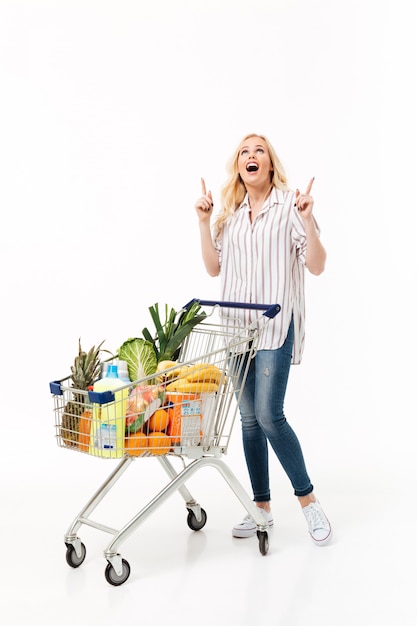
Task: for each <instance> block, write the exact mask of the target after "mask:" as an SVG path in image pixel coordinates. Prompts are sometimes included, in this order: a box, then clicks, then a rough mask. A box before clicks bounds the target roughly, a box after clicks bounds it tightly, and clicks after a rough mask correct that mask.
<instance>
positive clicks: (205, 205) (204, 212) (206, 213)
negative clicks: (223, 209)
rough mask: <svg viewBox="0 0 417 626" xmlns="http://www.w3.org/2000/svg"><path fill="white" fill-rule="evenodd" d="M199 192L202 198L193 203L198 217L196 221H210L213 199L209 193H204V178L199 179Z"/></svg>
mask: <svg viewBox="0 0 417 626" xmlns="http://www.w3.org/2000/svg"><path fill="white" fill-rule="evenodd" d="M201 191H202V194H203V195H202V196H201V198H199V199H198V200H197V202H196V203H195V205H194V206H195V210H196V212H197V215H198V219H199V220H200V221H201V222H206V221H210V217H211V214H212V212H213V197H212V195H211V191H209V192H208V193H207V191H206V183H205V182H204V178H202V179H201Z"/></svg>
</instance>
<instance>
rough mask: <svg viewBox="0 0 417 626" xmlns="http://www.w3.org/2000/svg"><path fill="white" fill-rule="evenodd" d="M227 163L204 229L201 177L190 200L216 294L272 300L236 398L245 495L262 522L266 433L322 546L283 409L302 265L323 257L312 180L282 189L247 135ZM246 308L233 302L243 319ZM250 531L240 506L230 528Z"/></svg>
mask: <svg viewBox="0 0 417 626" xmlns="http://www.w3.org/2000/svg"><path fill="white" fill-rule="evenodd" d="M229 169H230V177H229V179H228V181H227V183H226V185H225V186H224V188H223V190H222V211H221V212H220V214H219V215H218V217H217V219H216V220H215V222H214V227H213V231H212V229H211V215H212V212H213V198H212V194H211V192H210V191H209V192H208V193H207V191H206V186H205V183H204V180H203V179H202V180H201V183H202V196H201V198H199V199H198V200H197V202H196V203H195V209H196V212H197V215H198V218H199V226H200V235H201V250H202V256H203V261H204V264H205V267H206V269H207V272H208V273H209V274H210V276H218V275H219V274H220V277H221V300H224V301H232V302H258V303H265V304H273V303H278V304H280V305H281V312H280V313H279V314H278V315H277V316H276V317H275V318H274V319H273V320H270V321H269V322H268V323H267V324H266V326H265V329H264V330H263V332H262V333H261V335H260V337H259V343H258V349H257V353H256V356H255V358H254V359H253V360H252V361H251V364H250V368H249V373H248V377H247V380H246V383H245V387H244V391H243V394H242V397H241V400H240V402H239V411H240V415H241V422H242V438H243V446H244V453H245V458H246V463H247V467H248V472H249V477H250V480H251V485H252V489H253V495H254V501H255V503H256V506H258V507H260V508H261V510H262V513H263V515H264V517H265V519H266V521H267V523H268V525H269V526H272V525H273V517H272V512H271V506H270V499H271V496H270V489H269V470H268V442H269V444H270V445H271V448H272V449H273V451H274V452H275V454H276V455H277V457H278V459H279V461H280V463H281V465H282V467H283V468H284V470H285V472H286V474H287V476H288V478H289V480H290V481H291V484H292V487H293V489H294V493H295V495H296V496H297V497H298V500H299V502H300V504H301V507H302V511H303V513H304V516H305V518H306V520H307V524H308V529H309V533H310V535H311V538H312V539H313V541H314V543H315V544H317V545H319V546H324V545H326V544H327V543H329V541H330V539H331V535H332V529H331V525H330V523H329V521H328V519H327V517H326V515H325V514H324V512H323V509H322V507H321V505H320V503H319V502H318V500H316V497H315V495H314V492H313V485H312V484H311V481H310V478H309V476H308V474H307V470H306V466H305V463H304V458H303V453H302V450H301V447H300V444H299V441H298V439H297V436H296V435H295V433H294V431H293V430H292V428H291V427H290V425H289V424H288V422H287V420H286V418H285V415H284V398H285V392H286V387H287V381H288V375H289V370H290V365H291V363H299V362H300V361H301V357H302V353H303V345H304V267H307V269H308V270H309V271H310V272H311V273H313V274H316V275H318V274H321V273H322V272H323V270H324V266H325V261H326V251H325V249H324V247H323V246H322V244H321V242H320V239H319V230H318V226H317V223H316V221H315V219H314V217H313V204H314V202H313V198H312V197H311V195H310V192H311V187H312V185H313V181H314V179H312V180H311V181H310V183H309V184H308V186H307V189H306V192H305V193H300V192H299V190H297V191H296V192H295V193H294V192H293V191H290V190H289V188H288V187H287V179H286V175H285V172H284V169H283V166H282V164H281V162H280V161H279V159H278V157H277V155H276V153H275V151H274V149H273V147H272V146H271V144H270V143H269V141H268V140H267V139H266V138H265V137H263V136H261V135H255V134H251V135H247V136H246V137H245V138H244V139H243V140H242V142H241V143H240V145H239V146H238V148H237V150H236V152H235V154H234V155H233V157H232V159H231V162H230V168H229ZM252 315H253V312H251V311H249V310H244V311H242V313H241V316H242V319H243V321H244V323H245V325H246V324H247V323H249V321H250V319H251V316H252ZM256 530H257V527H256V524H255V522H254V520H253V519H252V518H251V516H250V515H247V516H246V517H245V518H244V520H243V521H242V522H241V523H239V524H237V525H236V526H235V527H234V528H233V535H234V536H235V537H250V536H252V535H254V534H256Z"/></svg>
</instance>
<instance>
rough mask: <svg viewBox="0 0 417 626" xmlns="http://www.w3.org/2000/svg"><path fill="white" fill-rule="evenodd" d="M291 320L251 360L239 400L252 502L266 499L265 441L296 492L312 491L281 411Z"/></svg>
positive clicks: (267, 495)
mask: <svg viewBox="0 0 417 626" xmlns="http://www.w3.org/2000/svg"><path fill="white" fill-rule="evenodd" d="M293 343H294V324H293V322H291V325H290V328H289V330H288V335H287V338H286V340H285V342H284V344H283V345H282V346H281V348H279V349H277V350H259V352H257V353H256V355H255V357H254V358H253V359H252V360H251V362H250V365H249V371H248V375H247V379H246V383H245V386H244V389H243V391H242V394H241V397H240V401H239V411H240V415H241V422H242V438H243V449H244V453H245V459H246V464H247V467H248V471H249V477H250V481H251V484H252V490H253V495H254V500H255V502H268V501H269V500H270V499H271V494H270V489H269V469H268V442H269V443H270V445H271V447H272V449H273V451H274V452H275V454H276V455H277V457H278V460H279V461H280V463H281V465H282V467H283V468H284V470H285V472H286V474H287V476H288V478H289V479H290V482H291V484H292V486H293V488H294V493H295V495H296V496H306V495H308V494H309V493H311V492H312V491H313V485H312V484H311V482H310V478H309V477H308V474H307V470H306V466H305V463H304V458H303V453H302V450H301V446H300V443H299V441H298V439H297V436H296V434H295V433H294V431H293V430H292V428H291V426H290V425H289V424H288V422H287V420H286V418H285V415H284V398H285V392H286V389H287V382H288V375H289V371H290V367H291V356H292V347H293Z"/></svg>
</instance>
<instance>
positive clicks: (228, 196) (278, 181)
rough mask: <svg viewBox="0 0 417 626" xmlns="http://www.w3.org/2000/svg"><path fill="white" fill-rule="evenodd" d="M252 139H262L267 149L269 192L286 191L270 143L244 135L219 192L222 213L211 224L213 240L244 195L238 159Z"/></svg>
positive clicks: (252, 134)
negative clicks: (241, 151) (243, 147)
mask: <svg viewBox="0 0 417 626" xmlns="http://www.w3.org/2000/svg"><path fill="white" fill-rule="evenodd" d="M252 137H259V139H263V141H264V142H265V144H266V147H267V149H268V153H269V158H270V159H271V164H272V168H273V169H272V171H271V184H270V190H269V192H270V191H271V190H272V189H273V187H277V188H278V189H281V190H282V191H288V186H287V176H286V174H285V170H284V167H283V165H282V163H281V161H280V160H279V158H278V156H277V154H276V152H275V150H274V148H273V147H272V145H271V143H270V142H269V141H268V139H267V138H266V137H264V136H263V135H258V134H257V133H250V134H249V135H246V136H245V137H243V139H242V141H241V142H240V143H239V145H238V147H237V148H236V150H235V152H234V154H233V155H232V157H231V159H230V160H229V162H228V165H227V169H228V172H229V178H228V180H227V181H226V183H225V184H224V185H223V188H222V190H221V205H222V211H221V213H220V215H218V217H217V218H216V220H215V222H214V224H213V231H214V237H215V239H217V238H218V237H219V236H220V234H221V231H222V228H223V226H224V223H225V222H226V220H227V219H228V218H229V217H230V216H232V215H233V214H234V213H235V211H236V209H237V208H238V207H239V206H240V205H241V204H242V202H243V199H244V197H245V195H246V187H245V185H244V183H243V181H242V179H241V177H240V174H239V170H238V158H239V153H240V150H241V148H242V145H243V144H244V143H245V141H247V140H248V139H250V138H252Z"/></svg>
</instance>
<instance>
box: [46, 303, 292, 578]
mask: <svg viewBox="0 0 417 626" xmlns="http://www.w3.org/2000/svg"><path fill="white" fill-rule="evenodd" d="M191 302H198V303H199V304H201V305H202V306H204V307H211V311H210V312H209V313H208V314H207V316H206V317H205V319H204V321H203V322H200V323H199V324H197V326H195V327H194V328H193V330H192V331H191V333H190V334H189V335H188V336H187V337H186V338H185V340H184V342H183V344H182V346H181V349H180V353H179V356H178V359H177V362H176V363H175V364H172V365H171V366H170V367H168V368H167V369H164V370H163V371H160V372H157V373H154V374H152V375H151V376H148V377H146V378H143V379H140V380H137V381H134V382H129V383H127V382H126V383H124V384H121V385H120V387H118V388H117V389H113V390H111V391H102V392H98V391H85V390H81V389H74V387H73V386H72V385H71V378H70V377H69V376H68V377H67V378H64V379H61V380H58V381H54V382H51V383H50V391H51V393H52V394H53V399H54V414H55V434H56V439H57V443H58V445H59V446H60V447H65V448H67V449H68V450H73V451H77V452H81V453H84V454H90V455H94V456H97V457H98V458H103V459H119V462H118V464H117V466H116V467H115V469H114V470H113V471H112V472H111V473H110V475H109V476H108V478H107V479H106V480H105V481H104V483H103V484H102V485H101V486H100V487H99V489H98V490H97V491H96V492H95V494H94V495H93V496H92V497H91V499H90V500H89V501H88V502H87V504H86V505H85V506H84V507H83V508H82V510H81V512H80V513H79V514H78V515H77V516H76V518H75V519H74V521H73V522H72V523H71V525H70V527H69V528H68V530H67V532H66V534H65V544H66V547H67V552H66V560H67V563H68V565H70V566H71V567H73V568H77V567H79V566H80V565H81V564H82V563H83V561H84V559H85V557H86V548H85V545H84V543H82V541H81V539H80V538H79V537H78V535H77V532H78V530H79V528H80V527H81V526H82V525H86V526H90V527H92V528H95V529H97V530H101V531H104V532H107V533H109V534H111V535H113V538H112V540H111V541H110V543H109V544H108V545H107V547H106V548H105V550H104V557H105V559H106V560H107V566H106V569H105V578H106V580H107V582H108V583H110V584H111V585H115V586H118V585H122V584H123V583H124V582H125V581H126V580H127V579H128V577H129V575H130V565H129V563H128V562H127V561H126V560H125V559H124V558H122V556H121V555H120V553H119V547H120V545H121V544H122V543H123V542H124V541H125V540H126V539H127V538H128V537H130V536H131V535H132V533H133V532H134V531H135V530H136V529H137V528H138V527H139V526H140V524H142V523H143V522H144V521H145V520H146V519H148V518H149V516H150V515H151V514H152V513H153V512H154V511H155V510H156V509H157V508H158V507H159V506H161V505H162V503H163V502H164V501H165V500H167V498H169V497H170V496H171V495H172V494H173V493H174V492H176V491H178V492H179V493H180V495H181V496H182V498H183V499H184V501H185V506H186V509H187V511H188V514H187V524H188V526H189V528H190V529H191V530H194V531H198V530H200V529H202V528H203V527H204V525H205V524H206V521H207V514H206V512H205V510H204V509H203V508H202V507H201V506H200V504H199V503H198V502H197V501H196V500H195V499H194V498H193V497H192V495H191V493H190V492H189V490H188V489H187V487H186V484H185V483H186V481H187V479H189V478H190V477H191V476H193V475H194V474H195V473H196V472H197V471H198V470H200V469H201V468H203V467H206V466H211V467H214V468H216V469H217V470H218V471H219V473H220V474H221V475H222V476H223V478H224V479H225V481H226V482H227V484H228V485H229V487H230V488H231V490H232V491H233V492H234V494H235V495H236V497H237V498H238V499H239V500H240V502H241V504H242V505H243V506H244V508H245V509H246V510H247V512H248V513H249V514H250V515H251V516H252V517H253V519H254V520H255V522H256V525H257V537H258V542H259V550H260V552H261V554H262V555H266V554H267V552H268V549H269V541H268V532H267V528H268V525H267V524H266V523H265V519H264V517H263V515H262V514H261V512H260V510H259V508H258V507H256V505H255V504H254V502H253V501H252V500H251V498H250V497H249V495H248V494H247V492H246V491H245V490H244V488H243V487H242V485H241V484H240V482H239V481H238V480H237V478H236V477H235V475H234V474H233V473H232V471H231V470H230V468H229V467H228V466H227V465H226V464H225V462H224V461H223V460H222V458H221V457H222V455H224V454H225V453H226V452H227V448H228V445H229V441H230V436H231V432H232V428H233V424H234V420H235V417H236V413H237V407H238V402H239V398H240V395H241V393H242V390H243V388H244V385H245V381H246V376H247V372H248V368H249V364H250V360H251V359H252V358H253V356H254V355H255V352H256V349H257V339H258V336H259V333H260V332H261V330H262V327H263V325H264V324H266V323H268V321H269V320H270V319H271V318H273V317H275V315H277V313H279V311H280V308H281V307H280V306H279V305H278V304H275V305H263V304H259V305H255V304H247V303H232V302H216V301H212V300H198V299H194V300H192V301H191ZM189 304H191V303H189ZM186 306H188V305H186ZM236 308H241V309H247V310H248V311H249V315H252V316H253V317H255V318H256V319H255V320H254V321H252V322H251V323H249V324H243V325H242V324H240V323H239V322H238V320H237V318H236V317H234V316H233V314H232V313H233V309H236ZM251 310H253V311H255V313H252V312H251ZM216 311H217V312H219V313H220V317H219V318H217V319H216V316H215V315H214V313H215V312H216ZM256 311H264V312H263V314H257V313H256ZM110 362H111V360H110V361H109V363H110ZM120 382H121V383H122V381H120ZM158 420H159V421H158ZM104 426H105V429H104V431H103V428H104ZM120 433H122V434H121V435H120ZM149 456H154V457H155V458H156V459H157V460H158V461H159V463H160V464H161V465H162V467H163V469H164V470H165V472H166V473H167V475H168V477H169V482H168V483H167V484H166V485H165V486H164V488H163V489H162V490H161V491H160V492H159V493H158V494H157V495H156V496H155V497H154V498H152V499H151V500H150V501H149V502H148V503H147V504H146V506H144V507H143V508H142V510H140V511H139V512H138V513H137V514H136V515H135V516H134V517H133V518H132V519H131V520H130V521H129V522H128V523H127V524H125V526H123V528H121V529H119V530H117V529H114V528H111V527H109V526H106V525H104V524H102V523H100V522H97V521H94V520H93V519H91V517H90V516H91V514H92V513H93V511H94V510H95V509H96V507H97V506H98V504H99V503H100V502H101V501H102V500H103V498H104V497H105V496H106V495H107V494H108V493H109V491H110V490H111V489H112V487H113V486H114V485H115V484H116V482H117V481H118V480H119V478H120V477H121V476H122V474H123V473H124V472H125V471H126V470H127V468H128V467H129V466H130V465H131V463H132V462H133V461H135V460H136V459H138V458H140V457H149ZM175 458H179V459H180V460H181V468H182V469H180V471H178V472H177V471H176V469H175V467H174V465H173V464H172V462H171V459H175Z"/></svg>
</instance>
